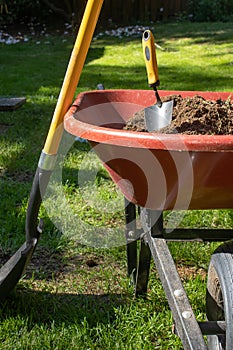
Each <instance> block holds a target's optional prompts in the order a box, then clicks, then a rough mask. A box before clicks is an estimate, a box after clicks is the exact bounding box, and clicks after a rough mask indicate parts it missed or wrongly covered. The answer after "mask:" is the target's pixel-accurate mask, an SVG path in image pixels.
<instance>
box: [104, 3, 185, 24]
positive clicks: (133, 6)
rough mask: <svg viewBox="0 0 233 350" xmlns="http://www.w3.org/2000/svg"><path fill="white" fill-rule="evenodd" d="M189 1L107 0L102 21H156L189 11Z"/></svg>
mask: <svg viewBox="0 0 233 350" xmlns="http://www.w3.org/2000/svg"><path fill="white" fill-rule="evenodd" d="M188 2H189V1H188V0H105V1H104V4H103V9H102V12H101V19H103V20H108V19H111V20H112V21H113V22H115V23H131V22H136V21H156V20H164V19H168V18H169V17H174V16H175V15H177V14H180V13H182V12H185V11H187V10H188Z"/></svg>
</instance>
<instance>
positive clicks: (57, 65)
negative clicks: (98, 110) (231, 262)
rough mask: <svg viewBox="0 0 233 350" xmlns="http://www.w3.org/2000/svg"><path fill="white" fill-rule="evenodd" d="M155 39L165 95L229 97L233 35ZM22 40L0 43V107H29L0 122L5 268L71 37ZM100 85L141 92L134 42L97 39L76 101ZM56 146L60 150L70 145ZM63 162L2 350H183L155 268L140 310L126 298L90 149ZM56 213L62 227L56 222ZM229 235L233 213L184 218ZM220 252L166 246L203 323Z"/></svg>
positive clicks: (167, 32) (115, 222)
mask: <svg viewBox="0 0 233 350" xmlns="http://www.w3.org/2000/svg"><path fill="white" fill-rule="evenodd" d="M150 29H151V30H152V31H153V33H154V36H155V41H156V43H157V44H158V45H159V46H160V47H161V48H158V49H157V59H158V65H159V74H160V81H161V89H164V90H196V91H198V90H199V91H201V90H203V91H233V61H232V57H233V56H232V54H233V44H232V36H233V25H232V24H231V23H189V22H187V23H186V22H184V23H179V22H172V23H164V24H162V23H161V24H156V25H155V24H152V25H151V27H150ZM29 39H30V40H29V41H27V42H20V43H17V44H15V45H6V44H4V43H0V45H1V51H0V62H1V65H0V96H25V97H26V98H27V102H26V104H24V105H23V106H22V107H21V108H20V109H18V110H16V111H13V112H0V174H1V177H0V187H1V201H0V227H1V236H0V262H1V264H3V262H4V261H6V260H7V259H8V258H9V257H10V256H11V255H12V253H13V252H14V251H15V250H16V249H18V248H19V246H20V245H21V244H22V243H23V242H24V240H25V229H24V226H25V215H26V209H27V201H28V198H29V193H30V189H31V185H32V180H33V176H34V172H35V169H36V167H37V163H38V158H39V155H40V152H41V150H42V148H43V145H44V141H45V139H46V135H47V132H48V128H49V125H50V120H51V117H52V115H53V111H54V108H55V105H56V101H57V97H58V94H59V91H60V88H61V84H62V81H63V77H64V74H65V70H66V67H67V63H68V60H69V56H70V53H71V50H72V45H73V42H74V36H73V35H71V34H70V35H66V36H63V35H55V34H53V35H49V36H47V37H44V36H43V37H39V38H35V37H30V38H29ZM99 83H103V84H104V86H105V88H108V89H147V88H148V86H147V77H146V70H145V66H144V61H143V56H142V49H141V37H140V36H135V37H124V36H123V37H122V38H119V37H112V36H107V35H98V36H96V37H95V39H94V40H93V41H92V44H91V48H90V50H89V54H88V57H87V60H86V64H85V67H84V69H83V72H82V75H81V79H80V83H79V86H78V87H77V93H78V92H81V91H86V90H92V89H95V88H96V86H97V84H99ZM62 142H63V143H62V145H64V148H65V147H66V144H67V143H69V142H70V138H69V135H66V137H64V139H63V141H62ZM63 150H64V149H63ZM65 154H66V157H65V159H63V168H62V186H61V191H60V193H61V196H58V197H55V199H54V201H56V202H55V203H56V205H55V209H54V205H53V206H52V205H51V206H50V202H49V198H48V199H47V201H46V202H45V203H44V205H42V207H41V210H40V216H41V217H43V219H44V222H45V228H44V232H43V234H42V236H41V240H40V243H39V245H38V247H37V250H36V252H35V254H34V256H33V259H32V262H31V263H30V265H29V267H28V269H27V271H26V273H25V275H24V276H23V278H22V279H21V280H20V282H19V283H18V285H17V287H16V289H15V290H14V291H13V293H12V294H11V295H10V296H9V298H8V299H7V300H6V301H5V302H4V303H3V304H2V306H1V309H0V330H1V331H0V342H1V349H4V350H6V349H7V350H8V349H9V350H10V349H16V350H17V349H25V350H26V349H30V350H31V349H38V348H40V349H53V350H55V349H57V350H61V349H71V350H73V349H80V350H82V349H83V350H88V349H122V350H123V349H127V350H128V349H129V350H130V349H138V350H141V349H145V350H147V349H148V350H150V349H164V350H165V349H172V350H174V349H175V350H178V349H182V345H181V342H180V340H179V339H178V338H177V337H176V336H175V335H173V334H172V316H171V313H170V310H169V307H168V304H167V301H166V298H165V294H164V292H163V289H162V287H161V284H160V281H159V279H158V276H157V272H156V270H155V268H154V265H153V264H152V269H151V275H150V280H149V289H148V297H147V299H146V300H145V299H143V298H138V299H135V298H134V297H133V292H134V291H133V287H132V285H131V284H130V283H129V279H128V277H127V273H126V270H127V269H126V254H125V246H124V245H123V241H124V240H123V239H122V238H123V237H124V212H123V198H122V195H121V194H120V193H119V192H118V191H117V190H116V188H115V186H114V184H113V183H112V182H111V180H110V178H109V176H108V174H107V173H106V172H105V170H104V169H103V168H102V166H101V164H100V162H99V161H98V159H97V158H96V157H95V155H94V154H93V153H92V152H90V147H89V145H88V144H87V143H81V142H78V141H76V142H74V140H73V139H72V141H71V147H70V148H69V150H68V152H66V153H65ZM61 158H62V156H61ZM80 169H81V172H80ZM79 173H83V174H89V175H90V174H91V175H90V177H88V179H89V180H90V183H89V184H88V186H85V185H83V186H80V183H79V181H78V180H80V177H79V175H78V174H79ZM113 204H114V206H113V207H112V205H113ZM54 210H55V211H56V217H60V218H61V219H60V220H58V219H57V220H54V216H53V215H54ZM70 212H72V214H70ZM69 215H70V216H71V218H70V221H73V223H74V224H76V223H77V224H80V225H81V224H84V225H89V226H91V227H101V228H103V227H106V230H108V232H110V231H111V229H113V230H115V231H116V232H117V233H118V234H119V237H120V238H119V239H120V240H119V241H117V242H110V243H109V242H108V243H107V244H106V245H107V246H108V247H107V248H104V247H103V246H104V244H102V245H101V244H99V245H100V247H98V248H96V247H93V245H95V246H96V244H93V242H91V243H90V244H89V246H87V245H85V244H84V243H85V240H82V236H81V235H79V236H74V235H72V232H70V231H69V230H67V229H66V227H64V225H63V220H62V218H63V216H65V217H66V218H69ZM232 223H233V215H232V211H230V210H213V211H209V210H208V211H192V212H188V211H187V212H185V213H184V217H183V219H182V222H181V224H180V225H181V226H182V227H194V226H195V227H199V228H205V227H210V228H231V227H232ZM61 227H62V228H63V231H62V232H61V231H60V228H61ZM78 227H79V226H78ZM115 231H114V232H115ZM119 242H120V243H119ZM216 246H217V244H216V243H215V244H213V243H211V244H209V243H208V244H204V243H185V244H184V243H178V242H177V243H170V244H169V247H170V249H171V252H172V254H173V257H174V259H175V261H176V264H177V268H178V271H179V272H180V275H181V278H182V281H183V282H184V286H185V287H186V290H187V293H188V295H189V297H190V301H191V304H192V306H193V309H194V312H195V315H196V317H197V319H198V320H205V288H206V272H207V269H208V263H209V259H210V256H211V254H212V252H213V251H214V249H215V248H216Z"/></svg>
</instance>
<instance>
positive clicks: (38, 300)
mask: <svg viewBox="0 0 233 350" xmlns="http://www.w3.org/2000/svg"><path fill="white" fill-rule="evenodd" d="M126 303H129V295H127V294H102V295H93V294H73V293H57V294H56V293H49V292H44V291H43V292H41V291H35V290H31V289H22V290H17V293H16V292H14V293H13V294H12V296H11V297H10V298H8V299H7V300H6V301H5V302H4V304H3V306H2V309H1V315H2V317H1V319H2V320H3V319H4V320H6V319H8V318H12V317H13V318H14V317H18V316H20V317H23V318H25V319H28V318H29V319H30V324H29V325H28V328H29V329H30V328H32V327H33V326H34V325H35V324H48V325H50V324H52V323H54V322H55V324H57V325H61V324H62V323H65V324H66V325H68V324H74V323H75V324H82V322H83V321H84V320H86V321H87V322H88V324H89V325H90V326H91V327H94V326H96V325H97V324H98V323H102V324H107V323H109V322H111V321H112V320H113V319H114V317H115V316H114V315H115V312H114V309H115V308H117V307H119V306H120V305H125V304H126Z"/></svg>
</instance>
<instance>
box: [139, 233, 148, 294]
mask: <svg viewBox="0 0 233 350" xmlns="http://www.w3.org/2000/svg"><path fill="white" fill-rule="evenodd" d="M150 262H151V251H150V248H149V246H148V243H147V242H146V240H145V238H144V237H142V238H141V246H140V253H139V262H138V268H137V276H136V286H135V296H136V297H138V296H145V295H146V292H147V285H148V279H149V273H150Z"/></svg>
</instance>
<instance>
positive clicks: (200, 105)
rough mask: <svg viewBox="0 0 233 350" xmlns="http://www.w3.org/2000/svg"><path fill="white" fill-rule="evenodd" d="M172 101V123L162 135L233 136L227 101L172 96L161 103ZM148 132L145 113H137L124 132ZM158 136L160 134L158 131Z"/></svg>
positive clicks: (231, 106) (230, 105)
mask: <svg viewBox="0 0 233 350" xmlns="http://www.w3.org/2000/svg"><path fill="white" fill-rule="evenodd" d="M170 100H173V101H174V102H173V103H174V108H173V113H172V122H171V123H170V124H169V125H168V126H167V127H165V128H163V129H160V130H159V133H166V134H174V133H180V134H188V135H231V134H233V102H232V101H231V100H230V99H228V100H217V101H211V100H206V99H204V98H203V97H201V96H198V95H196V96H194V97H186V98H183V97H181V96H180V95H169V96H166V97H164V98H162V101H163V102H165V101H170ZM124 129H125V130H132V131H137V132H146V131H147V130H146V126H145V113H144V110H142V111H140V112H137V113H135V114H134V115H133V116H132V118H130V119H129V120H128V122H127V124H126V126H125V128H124ZM155 132H158V131H155Z"/></svg>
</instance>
